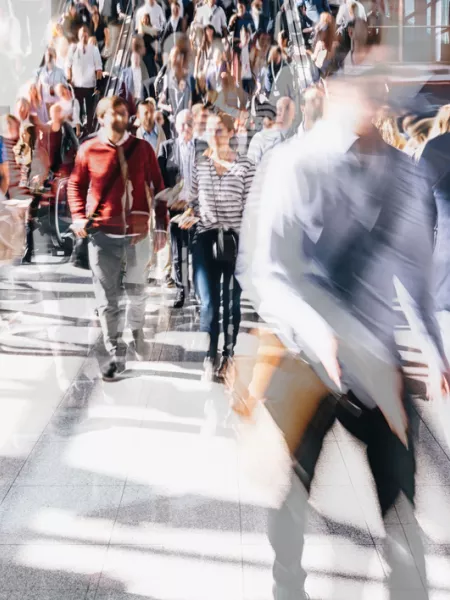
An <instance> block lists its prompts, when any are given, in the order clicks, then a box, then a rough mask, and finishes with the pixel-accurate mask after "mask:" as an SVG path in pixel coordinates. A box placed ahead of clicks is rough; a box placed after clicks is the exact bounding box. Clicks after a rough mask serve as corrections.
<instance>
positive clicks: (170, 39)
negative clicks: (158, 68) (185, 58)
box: [161, 0, 185, 55]
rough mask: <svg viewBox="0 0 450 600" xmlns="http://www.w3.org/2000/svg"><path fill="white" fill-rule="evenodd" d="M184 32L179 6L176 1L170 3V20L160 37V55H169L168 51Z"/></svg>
mask: <svg viewBox="0 0 450 600" xmlns="http://www.w3.org/2000/svg"><path fill="white" fill-rule="evenodd" d="M184 31H185V26H184V21H183V19H182V15H181V11H180V5H179V4H178V2H177V0H171V2H170V19H169V20H168V21H167V24H166V26H165V28H164V31H163V34H162V36H161V47H162V53H163V54H165V55H169V53H170V51H171V50H172V48H173V47H174V45H175V44H176V42H177V39H178V38H179V37H180V35H181V34H183V33H184Z"/></svg>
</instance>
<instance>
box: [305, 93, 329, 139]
mask: <svg viewBox="0 0 450 600" xmlns="http://www.w3.org/2000/svg"><path fill="white" fill-rule="evenodd" d="M323 103H324V93H323V91H322V90H321V89H320V88H318V87H311V88H308V89H307V90H306V91H305V93H304V94H303V97H302V103H301V111H302V115H303V127H304V129H306V130H308V129H311V128H312V127H313V125H314V123H316V121H318V120H319V119H321V118H322V115H323Z"/></svg>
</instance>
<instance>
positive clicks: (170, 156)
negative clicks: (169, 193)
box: [158, 140, 181, 188]
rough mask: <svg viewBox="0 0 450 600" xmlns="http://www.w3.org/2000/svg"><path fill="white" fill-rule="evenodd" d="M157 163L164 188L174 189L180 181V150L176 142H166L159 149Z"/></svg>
mask: <svg viewBox="0 0 450 600" xmlns="http://www.w3.org/2000/svg"><path fill="white" fill-rule="evenodd" d="M158 163H159V168H160V169H161V175H162V178H163V181H164V185H165V187H166V188H172V187H174V186H175V185H176V184H177V183H178V181H179V180H180V167H181V159H180V149H179V145H178V142H177V141H176V140H167V141H166V142H164V143H163V144H161V147H160V149H159V153H158Z"/></svg>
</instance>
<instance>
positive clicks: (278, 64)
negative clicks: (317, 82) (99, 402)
mask: <svg viewBox="0 0 450 600" xmlns="http://www.w3.org/2000/svg"><path fill="white" fill-rule="evenodd" d="M264 93H265V94H266V96H267V98H268V99H269V101H270V102H271V103H272V104H276V103H277V102H278V100H279V98H281V97H283V96H286V97H288V98H293V97H294V89H293V82H292V73H291V70H290V68H289V65H288V64H287V62H286V61H285V60H283V53H282V51H281V48H279V47H278V46H274V47H273V48H272V49H271V51H270V53H269V57H268V65H267V68H266V76H265V79H264Z"/></svg>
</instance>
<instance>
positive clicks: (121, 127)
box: [111, 123, 127, 133]
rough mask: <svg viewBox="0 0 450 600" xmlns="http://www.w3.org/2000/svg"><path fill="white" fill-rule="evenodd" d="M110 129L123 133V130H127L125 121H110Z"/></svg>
mask: <svg viewBox="0 0 450 600" xmlns="http://www.w3.org/2000/svg"><path fill="white" fill-rule="evenodd" d="M111 129H112V130H113V131H114V133H125V131H126V130H127V124H126V123H112V125H111Z"/></svg>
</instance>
